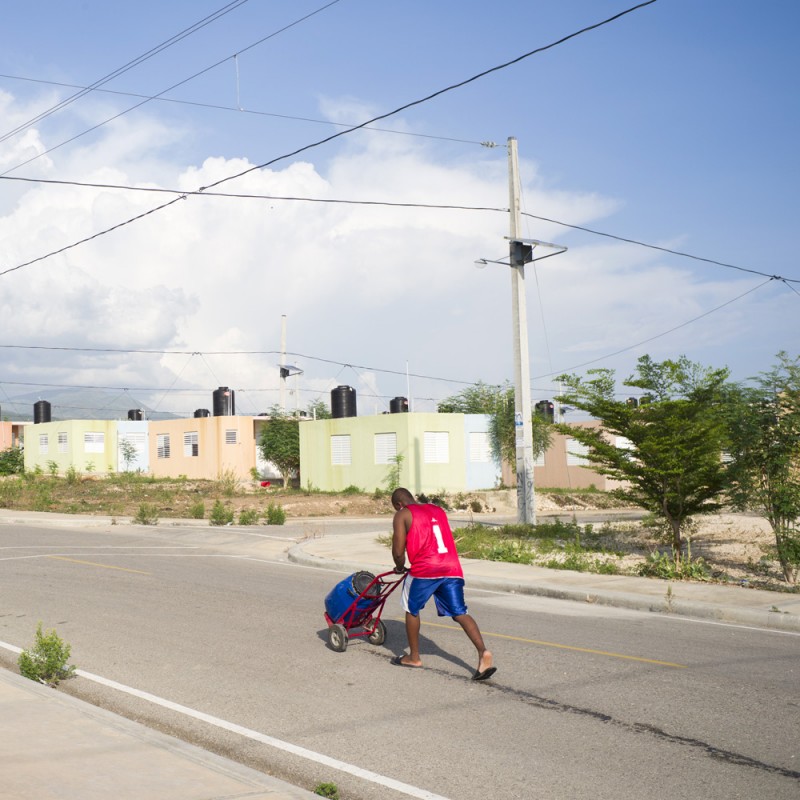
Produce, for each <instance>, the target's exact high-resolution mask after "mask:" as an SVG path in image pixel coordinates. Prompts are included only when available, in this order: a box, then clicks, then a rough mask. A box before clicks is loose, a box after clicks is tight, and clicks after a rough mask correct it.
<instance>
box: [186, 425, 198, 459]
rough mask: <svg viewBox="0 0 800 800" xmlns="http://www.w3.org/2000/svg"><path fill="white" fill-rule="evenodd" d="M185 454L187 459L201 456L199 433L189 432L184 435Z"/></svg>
mask: <svg viewBox="0 0 800 800" xmlns="http://www.w3.org/2000/svg"><path fill="white" fill-rule="evenodd" d="M183 454H184V455H185V456H187V457H192V456H199V455H200V439H199V438H198V435H197V431H187V432H186V433H184V434H183Z"/></svg>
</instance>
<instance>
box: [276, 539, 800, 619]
mask: <svg viewBox="0 0 800 800" xmlns="http://www.w3.org/2000/svg"><path fill="white" fill-rule="evenodd" d="M307 545H308V543H306V542H300V543H298V544H296V545H295V546H294V547H292V548H290V549H289V551H288V553H287V557H288V559H289V561H292V562H294V563H296V564H301V565H303V566H308V567H317V568H321V569H330V570H336V571H339V572H346V573H351V572H356V571H358V570H362V569H366V570H370V571H372V572H377V571H381V572H385V571H387V570H388V569H390V568H391V565H390V564H388V563H383V564H380V563H376V562H375V561H374V560H361V561H354V560H344V559H343V560H338V559H333V558H328V557H325V556H318V555H314V554H311V553H307V552H306V551H305V547H306V546H307ZM387 562H388V558H387ZM465 572H467V581H468V584H469V586H472V587H474V588H480V589H487V590H490V591H498V592H509V593H512V594H528V595H534V596H539V597H549V598H553V599H556V600H570V601H575V602H579V603H590V604H595V605H604V606H610V607H614V608H626V609H629V610H632V611H645V612H650V613H658V614H665V615H673V616H678V617H690V618H695V619H703V620H710V621H716V622H729V623H735V624H739V625H751V626H754V627H758V628H767V629H770V630H780V631H786V632H795V633H800V616H798V615H797V614H792V613H788V612H779V611H771V610H764V609H758V608H745V607H741V606H736V605H729V604H720V603H713V602H706V601H701V600H695V599H684V598H681V597H679V596H678V595H679V594H680V587H681V584H680V583H677V584H675V583H667V582H665V583H664V592H663V596H657V595H653V594H638V593H636V592H625V591H619V590H604V589H598V588H597V587H596V586H591V587H580V586H564V585H555V584H551V583H548V582H547V581H542V580H537V579H531V580H526V581H520V580H516V579H514V578H511V577H505V576H503V577H495V578H491V577H486V576H484V575H474V574H472V575H471V574H469V567H468V566H465ZM676 586H677V587H678V589H677V591H676V589H675V587H676ZM684 586H685V585H684ZM669 587H672V591H673V593H672V594H668V593H669ZM793 597H796V596H793ZM780 598H781V595H777V596H776V598H775V600H776V606H777V604H778V603H780ZM793 602H798V601H793Z"/></svg>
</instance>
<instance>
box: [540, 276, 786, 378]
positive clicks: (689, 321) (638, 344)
mask: <svg viewBox="0 0 800 800" xmlns="http://www.w3.org/2000/svg"><path fill="white" fill-rule="evenodd" d="M773 280H777V279H776V278H769V279H768V280H766V281H764V282H763V283H759V284H758V286H754V287H753V288H752V289H748V290H747V291H746V292H742V294H740V295H737V296H736V297H733V298H731V299H730V300H727V301H726V302H724V303H722V304H721V305H718V306H716V307H715V308H712V309H710V310H708V311H705V312H704V313H702V314H699V315H698V316H696V317H692V318H691V319H687V320H686V321H685V322H682V323H681V324H680V325H676V326H675V327H674V328H670V329H669V330H666V331H663V332H662V333H657V334H656V335H655V336H651V337H650V338H649V339H643V340H642V341H641V342H636V344H631V345H628V347H623V348H622V349H621V350H616V351H615V352H613V353H606V355H604V356H600V357H599V358H594V359H592V360H591V361H584V362H583V363H582V364H575V365H574V366H572V367H567V368H566V369H561V370H558V371H557V372H548V373H547V374H545V375H537V376H536V377H535V378H534V380H540V379H541V378H550V377H552V376H553V375H563V374H564V373H566V372H570V371H571V370H573V369H580V368H581V367H587V366H589V365H590V364H596V363H597V362H598V361H605V360H606V359H608V358H613V357H614V356H618V355H620V353H627V352H628V351H629V350H635V349H636V348H637V347H641V346H642V345H643V344H648V343H649V342H653V341H655V340H656V339H660V338H661V337H662V336H666V335H667V334H670V333H674V332H675V331H677V330H680V329H681V328H685V327H686V326H687V325H691V324H692V323H693V322H697V320H699V319H703V317H707V316H709V315H710V314H713V313H714V312H715V311H719V310H720V309H722V308H725V306H729V305H730V304H731V303H735V302H736V301H737V300H741V299H742V298H743V297H746V296H747V295H748V294H751V293H752V292H755V291H757V290H758V289H760V288H761V287H762V286H766V285H767V284H768V283H771V282H772V281H773ZM781 280H782V279H781ZM784 282H785V281H784ZM789 288H792V287H789ZM792 290H793V291H794V289H792Z"/></svg>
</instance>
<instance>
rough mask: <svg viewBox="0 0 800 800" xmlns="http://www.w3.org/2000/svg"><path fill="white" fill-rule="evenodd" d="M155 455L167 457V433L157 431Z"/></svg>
mask: <svg viewBox="0 0 800 800" xmlns="http://www.w3.org/2000/svg"><path fill="white" fill-rule="evenodd" d="M156 456H157V457H158V458H169V434H168V433H159V434H158V435H157V436H156Z"/></svg>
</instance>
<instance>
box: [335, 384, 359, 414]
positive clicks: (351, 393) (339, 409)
mask: <svg viewBox="0 0 800 800" xmlns="http://www.w3.org/2000/svg"><path fill="white" fill-rule="evenodd" d="M331 415H332V416H333V418H334V419H341V418H342V417H356V416H358V414H357V413H356V390H355V389H354V388H353V387H352V386H337V387H336V388H335V389H331Z"/></svg>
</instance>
